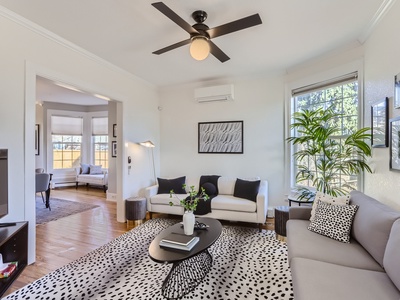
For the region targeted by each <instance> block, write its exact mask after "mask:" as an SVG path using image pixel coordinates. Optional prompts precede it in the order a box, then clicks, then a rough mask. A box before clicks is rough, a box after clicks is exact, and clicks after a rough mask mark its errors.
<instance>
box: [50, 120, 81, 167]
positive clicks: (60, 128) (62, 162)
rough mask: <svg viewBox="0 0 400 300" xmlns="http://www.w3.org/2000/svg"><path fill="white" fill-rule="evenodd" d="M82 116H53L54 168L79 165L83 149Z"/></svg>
mask: <svg viewBox="0 0 400 300" xmlns="http://www.w3.org/2000/svg"><path fill="white" fill-rule="evenodd" d="M82 123H83V122H82V118H80V117H66V116H51V136H52V146H53V147H52V148H53V169H70V168H74V167H77V166H79V164H80V162H81V150H82Z"/></svg>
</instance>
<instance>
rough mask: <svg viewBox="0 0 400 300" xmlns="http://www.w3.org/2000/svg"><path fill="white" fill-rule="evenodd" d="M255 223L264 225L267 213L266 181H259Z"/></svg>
mask: <svg viewBox="0 0 400 300" xmlns="http://www.w3.org/2000/svg"><path fill="white" fill-rule="evenodd" d="M256 203H257V222H258V223H259V224H264V223H265V220H266V219H267V212H268V181H266V180H261V183H260V189H259V190H258V194H257V199H256Z"/></svg>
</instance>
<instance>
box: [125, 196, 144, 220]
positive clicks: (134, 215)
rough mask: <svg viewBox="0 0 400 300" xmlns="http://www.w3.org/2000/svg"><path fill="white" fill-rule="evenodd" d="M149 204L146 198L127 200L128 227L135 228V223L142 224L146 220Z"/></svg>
mask: <svg viewBox="0 0 400 300" xmlns="http://www.w3.org/2000/svg"><path fill="white" fill-rule="evenodd" d="M146 211H147V202H146V198H144V197H131V198H128V199H126V200H125V214H126V219H127V222H126V225H127V227H128V228H131V227H133V226H134V222H136V223H142V222H143V219H146Z"/></svg>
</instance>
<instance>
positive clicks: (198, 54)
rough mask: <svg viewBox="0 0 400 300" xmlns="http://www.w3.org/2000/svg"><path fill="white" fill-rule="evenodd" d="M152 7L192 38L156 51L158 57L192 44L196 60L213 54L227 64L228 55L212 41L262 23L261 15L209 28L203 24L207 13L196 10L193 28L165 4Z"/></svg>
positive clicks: (192, 53) (193, 55)
mask: <svg viewBox="0 0 400 300" xmlns="http://www.w3.org/2000/svg"><path fill="white" fill-rule="evenodd" d="M151 5H153V6H154V7H155V8H156V9H158V10H159V11H160V12H161V13H163V14H164V15H165V16H167V17H168V18H170V19H171V20H172V21H173V22H175V23H176V24H177V25H178V26H180V27H181V28H182V29H183V30H185V31H186V32H187V33H189V34H190V38H188V39H186V40H183V41H181V42H178V43H176V44H173V45H170V46H168V47H165V48H162V49H160V50H157V51H154V52H153V54H157V55H159V54H162V53H165V52H167V51H170V50H173V49H176V48H179V47H182V46H184V45H187V44H191V45H190V54H191V56H192V57H193V58H194V59H196V60H203V59H206V58H207V56H208V54H209V53H211V54H212V55H214V56H215V57H216V58H217V59H218V60H219V61H220V62H226V61H227V60H229V57H228V55H226V54H225V53H224V52H223V51H222V50H221V49H220V48H219V47H218V46H217V45H215V44H214V43H213V42H212V41H211V39H213V38H216V37H219V36H222V35H225V34H228V33H232V32H235V31H238V30H242V29H246V28H249V27H252V26H255V25H259V24H261V23H262V21H261V18H260V15H259V14H254V15H251V16H248V17H245V18H242V19H239V20H236V21H233V22H230V23H226V24H224V25H220V26H217V27H214V28H209V27H208V26H207V25H206V24H204V23H203V22H204V21H205V20H206V19H207V13H206V12H205V11H202V10H196V11H195V12H193V13H192V18H193V19H194V20H195V21H196V24H194V25H193V26H191V25H190V24H189V23H187V22H186V21H185V20H183V19H182V18H181V17H180V16H178V15H177V14H176V13H175V12H174V11H173V10H171V9H170V8H169V7H168V6H167V5H165V4H164V3H163V2H156V3H152V4H151Z"/></svg>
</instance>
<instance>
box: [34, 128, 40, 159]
mask: <svg viewBox="0 0 400 300" xmlns="http://www.w3.org/2000/svg"><path fill="white" fill-rule="evenodd" d="M39 128H40V127H39V124H36V125H35V154H36V155H39V144H40V130H39Z"/></svg>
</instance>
